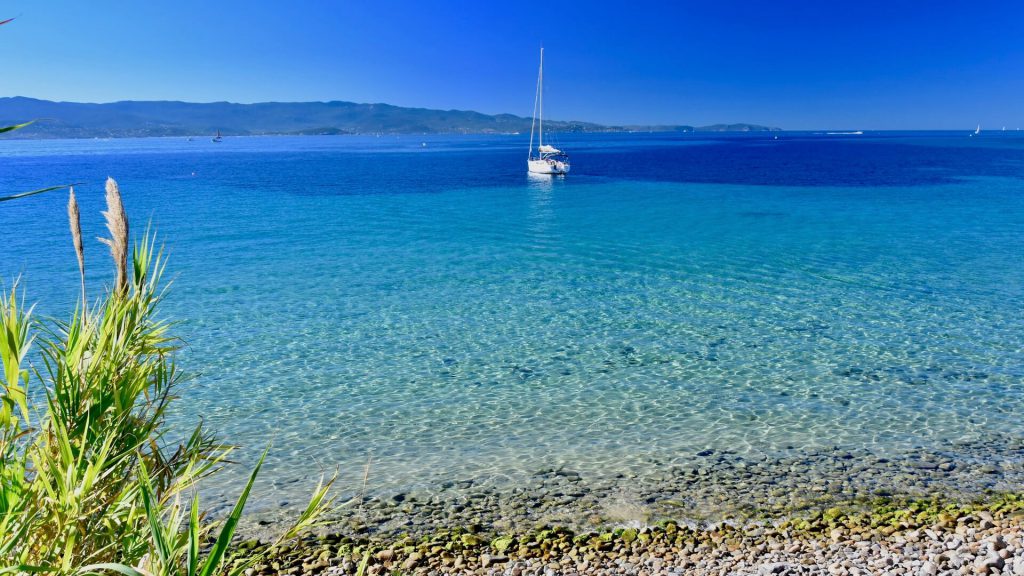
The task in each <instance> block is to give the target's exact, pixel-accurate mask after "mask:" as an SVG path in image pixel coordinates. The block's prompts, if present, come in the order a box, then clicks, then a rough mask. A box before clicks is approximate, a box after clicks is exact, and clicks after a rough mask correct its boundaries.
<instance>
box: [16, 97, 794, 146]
mask: <svg viewBox="0 0 1024 576" xmlns="http://www.w3.org/2000/svg"><path fill="white" fill-rule="evenodd" d="M28 120H35V122H34V123H33V124H31V125H30V126H28V127H26V128H23V129H22V130H17V131H15V132H11V133H8V135H9V137H18V138H119V137H145V136H194V135H206V134H213V133H215V132H217V131H220V133H221V134H223V135H225V136H243V135H245V136H248V135H265V134H266V135H269V134H438V133H455V134H488V133H510V132H524V131H529V130H530V122H531V119H530V118H524V117H522V116H515V115H513V114H495V115H489V114H481V113H480V112H473V111H469V110H431V109H427V108H403V107H400V106H392V105H390V104H358V103H355V102H340V101H333V102H261V103H256V104H235V103H231V102H209V103H193V102H175V101H122V102H110V103H105V104H92V103H81V102H53V101H49V100H37V99H35V98H26V97H23V96H15V97H10V98H0V126H7V125H10V124H18V123H21V122H25V121H28ZM544 125H545V128H547V130H551V131H556V132H629V131H644V132H647V131H651V132H693V131H697V132H701V131H706V132H754V131H768V130H779V129H778V128H771V127H767V126H758V125H756V124H715V125H713V126H702V127H693V126H685V125H651V126H647V125H642V126H640V125H638V126H607V125H602V124H596V123H593V122H580V121H559V120H545V122H544ZM547 130H546V131H547Z"/></svg>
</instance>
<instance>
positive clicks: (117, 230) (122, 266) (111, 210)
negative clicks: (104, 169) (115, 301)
mask: <svg viewBox="0 0 1024 576" xmlns="http://www.w3.org/2000/svg"><path fill="white" fill-rule="evenodd" d="M103 217H104V218H106V219H107V230H109V231H110V238H100V239H99V240H100V242H103V243H104V244H106V245H107V246H109V247H110V255H111V256H112V257H113V258H114V265H115V266H116V267H117V280H116V282H115V283H114V292H115V293H117V294H124V293H126V292H127V291H128V215H127V214H125V211H124V204H122V203H121V190H120V189H118V187H117V182H115V181H114V179H113V178H110V177H108V178H107V209H106V211H104V212H103Z"/></svg>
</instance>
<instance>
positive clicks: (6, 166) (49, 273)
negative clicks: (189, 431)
mask: <svg viewBox="0 0 1024 576" xmlns="http://www.w3.org/2000/svg"><path fill="white" fill-rule="evenodd" d="M201 140H202V141H196V142H187V141H185V140H184V139H166V140H165V139H151V140H114V141H47V142H21V141H2V142H0V190H3V191H7V190H18V189H29V188H33V187H39V186H42V185H45V184H49V183H59V182H66V181H82V182H85V184H84V185H82V186H80V187H79V188H78V189H77V190H78V195H79V198H80V202H81V204H82V211H83V214H84V215H85V217H86V219H87V222H86V224H87V228H90V230H88V231H87V234H86V236H87V237H95V236H98V235H101V233H102V231H101V229H100V226H101V217H100V216H99V211H100V209H101V208H102V181H103V178H104V177H105V176H107V175H111V176H114V177H115V178H117V179H118V180H119V182H120V183H121V187H122V190H123V192H124V194H125V202H126V205H127V207H128V211H129V214H130V216H131V217H132V218H133V223H134V226H135V229H136V230H141V229H142V228H143V225H144V222H145V221H146V219H148V218H152V220H153V222H154V225H155V226H156V227H157V228H158V229H159V232H160V236H161V238H162V239H163V240H164V241H165V242H167V244H168V247H169V248H170V250H171V261H170V270H171V271H172V273H173V275H174V276H175V286H174V289H173V291H172V293H171V296H170V298H169V300H168V301H167V303H166V306H165V308H164V312H165V314H166V315H167V316H168V317H171V318H175V319H181V320H183V321H184V322H183V323H182V324H181V326H180V329H179V331H180V333H181V334H182V336H183V338H184V339H185V341H186V342H187V343H188V349H187V350H186V352H185V353H184V354H183V357H182V361H181V362H182V364H183V366H184V367H185V369H186V370H188V371H190V372H193V373H195V374H197V377H196V379H195V380H194V381H193V382H192V383H191V384H190V385H189V387H188V388H187V389H185V390H184V391H183V395H184V398H185V400H184V401H183V402H181V403H180V404H179V406H178V413H177V414H176V415H175V418H176V421H178V422H182V423H188V422H192V421H194V419H195V418H196V417H197V416H202V417H203V418H205V419H206V421H207V423H208V424H209V425H211V426H212V427H214V428H215V429H218V430H220V431H221V432H222V433H223V436H224V437H225V438H227V439H230V440H231V441H233V442H237V443H239V444H241V445H242V447H243V449H242V452H241V459H242V460H243V461H244V462H251V461H252V459H253V458H254V457H255V456H256V455H257V454H258V452H259V450H260V449H261V448H262V447H263V446H264V445H265V444H266V443H267V442H268V441H271V440H272V441H273V452H272V456H271V459H270V461H269V463H268V465H267V467H266V468H265V472H264V474H263V477H264V483H265V486H264V487H265V488H266V489H271V487H272V489H273V490H276V492H274V494H275V495H276V497H277V498H279V499H280V500H286V501H291V500H293V499H295V498H298V499H300V500H301V498H299V496H301V495H302V494H305V493H306V492H307V491H308V488H309V483H308V482H301V481H297V480H304V479H308V478H310V477H311V476H317V475H319V472H320V469H321V468H320V467H321V466H322V467H326V468H333V467H336V466H341V468H342V471H343V482H344V483H345V484H346V486H357V485H358V484H359V483H360V482H361V478H362V474H363V465H364V463H365V462H366V460H367V457H368V454H369V453H370V452H371V451H372V467H371V474H370V479H369V490H372V491H376V492H381V493H385V492H390V491H399V490H408V489H410V488H423V489H430V488H431V487H433V486H436V485H438V484H439V483H440V482H442V481H444V480H445V479H448V480H451V479H463V478H473V479H477V481H478V482H488V481H491V482H494V483H496V484H498V485H500V484H502V483H510V482H517V481H519V480H521V479H522V478H524V477H527V476H529V475H530V474H532V473H534V472H535V471H537V470H539V469H544V468H551V467H555V468H557V467H559V466H565V467H569V468H571V469H573V470H576V471H579V472H580V473H581V474H583V475H584V476H587V477H597V478H601V477H607V478H614V477H615V475H617V474H619V473H624V472H630V473H632V474H638V475H640V476H641V477H643V476H644V475H645V474H652V473H655V472H656V471H657V470H656V468H657V467H658V466H664V465H665V463H673V464H678V463H685V462H687V461H691V460H694V459H695V458H698V457H697V456H696V454H697V453H699V452H701V451H704V450H707V449H713V450H720V451H721V450H732V451H735V452H737V453H738V454H740V455H766V454H769V455H770V454H774V453H779V452H780V451H792V450H797V451H799V450H808V451H813V450H818V449H826V448H828V449H831V448H833V447H840V448H843V449H869V450H871V451H872V453H874V454H880V455H887V454H905V453H907V452H914V451H918V452H937V451H940V450H944V449H946V448H948V447H949V446H950V445H951V443H954V442H974V441H980V442H988V443H992V442H996V443H998V442H1002V441H1004V440H1006V439H1010V440H1020V439H1021V438H1024V419H1022V417H1021V415H1022V414H1024V389H1022V384H1024V315H1022V314H1021V310H1022V305H1024V137H1015V135H1009V136H1006V135H998V136H991V137H988V138H985V137H982V138H968V137H966V134H959V133H958V134H933V133H918V134H882V135H875V136H872V135H866V136H862V137H828V136H824V135H816V134H790V133H784V134H782V135H780V136H779V139H778V140H774V139H772V137H771V136H765V135H752V136H744V137H722V138H710V139H700V138H698V137H695V136H693V135H680V136H666V135H587V136H575V137H570V136H562V137H561V140H562V141H561V144H562V146H564V147H566V148H567V149H569V150H570V151H571V152H572V154H573V173H572V174H571V175H570V176H569V177H568V178H565V179H554V180H551V179H532V178H529V177H528V176H527V175H526V174H525V170H524V169H523V168H524V164H525V152H524V150H523V149H524V148H525V145H524V143H525V137H524V136H490V137H470V136H465V137H415V136H405V137H398V138H396V137H381V138H370V137H324V138H317V137H304V138H283V137H282V138H231V139H226V140H225V142H224V143H223V144H220V145H216V144H213V143H209V142H208V141H207V140H206V139H201ZM423 142H425V143H426V146H424V145H423ZM65 200H66V199H65V197H64V196H62V195H60V194H59V193H58V194H56V195H44V196H38V197H35V198H32V199H26V200H24V201H21V202H16V203H15V202H11V203H4V204H0V235H2V238H3V241H4V244H5V248H4V259H3V262H2V265H0V274H2V276H3V278H4V279H5V281H9V280H10V279H11V278H12V277H13V276H15V275H17V274H19V273H20V274H21V275H22V277H23V281H24V285H25V287H26V288H27V289H28V291H29V295H30V298H32V299H36V300H39V301H40V306H41V308H42V310H43V311H44V312H47V313H60V312H61V311H64V310H66V309H67V308H68V307H70V306H71V305H72V304H73V298H74V296H75V294H76V288H75V287H76V282H77V280H76V274H77V271H76V270H77V269H76V265H75V263H74V259H73V254H72V252H71V246H70V241H69V239H68V237H67V231H66V230H67V226H66V222H65V220H64V202H65ZM87 250H88V251H89V252H90V256H89V258H90V261H89V265H90V269H91V271H90V276H91V279H92V280H93V281H94V282H100V281H102V280H103V279H104V274H105V273H106V271H107V264H106V262H105V261H104V259H103V258H104V255H103V247H102V246H101V245H100V244H99V243H97V242H93V243H90V244H88V245H87ZM996 448H997V449H996V453H998V452H999V451H998V447H996ZM990 457H991V456H990ZM998 458H999V459H1002V458H1003V456H998ZM659 463H660V464H659ZM243 472H244V471H243V470H240V471H239V472H238V473H232V474H228V475H227V476H225V477H224V478H225V479H224V482H225V483H226V485H225V486H223V488H224V489H226V490H228V491H229V492H230V491H233V489H234V488H236V487H237V482H238V481H239V478H240V475H241V474H242V473H243Z"/></svg>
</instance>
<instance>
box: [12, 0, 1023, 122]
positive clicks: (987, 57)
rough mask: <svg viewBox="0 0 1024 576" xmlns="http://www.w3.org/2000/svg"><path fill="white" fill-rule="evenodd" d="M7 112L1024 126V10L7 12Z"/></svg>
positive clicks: (903, 6)
mask: <svg viewBox="0 0 1024 576" xmlns="http://www.w3.org/2000/svg"><path fill="white" fill-rule="evenodd" d="M9 16H18V19H17V20H15V21H14V22H12V23H10V24H8V25H6V26H3V27H2V28H0V58H2V63H3V73H2V74H3V75H2V77H0V95H3V96H13V95H22V96H32V97H37V98H46V99H52V100H72V101H88V102H109V101H115V100H158V99H159V100H188V101H202V102H205V101H217V100H228V101H233V102H258V101H268V100H277V101H306V100H350V101H356V102H387V103H391V104H397V105H402V106H422V107H429V108H444V109H448V108H458V109H472V110H479V111H481V112H486V113H497V112H512V113H516V114H521V115H528V114H529V113H530V110H531V107H532V104H533V88H534V87H533V83H534V80H535V76H536V65H537V49H538V47H539V46H540V45H541V43H543V44H544V46H545V48H546V54H547V61H546V64H547V66H546V70H547V74H546V79H547V90H546V92H545V94H546V96H545V97H546V112H547V115H548V116H550V117H553V118H560V119H578V120H591V121H596V122H604V123H682V124H708V123H714V122H753V123H761V124H770V125H775V126H781V127H783V128H788V129H805V128H850V129H854V128H860V129H886V128H889V129H908V128H965V127H973V126H974V125H975V124H976V123H978V122H980V123H981V124H982V125H983V127H987V128H997V127H1001V126H1003V125H1006V126H1007V127H1008V128H1011V127H1012V128H1016V127H1017V126H1021V127H1024V2H1020V1H1017V0H1004V1H1002V2H988V1H972V2H966V1H965V2H953V1H943V0H939V1H937V2H924V1H919V2H911V1H901V0H890V1H886V2H879V1H874V0H864V1H840V0H834V1H833V0H818V1H790V0H778V1H756V0H750V1H746V2H738V1H731V0H718V1H710V0H709V1H700V2H682V1H680V2H670V1H664V2H646V1H643V0H633V1H629V2H622V1H619V2H604V1H600V0H595V1H590V2H573V1H567V0H558V1H553V2H548V3H544V2H492V1H490V0H476V1H474V2H462V1H449V2H433V1H426V0H420V1H398V0H394V1H392V0H378V1H373V2H370V1H366V2H363V1H344V0H343V1H327V0H322V1H302V0H298V1H291V2H256V1H250V2H240V1H233V0H217V1H204V2H199V1H192V0H178V1H175V2H114V1H107V0H97V1H89V2H84V1H81V0H77V1H48V0H31V1H29V0H0V19H3V18H6V17H9Z"/></svg>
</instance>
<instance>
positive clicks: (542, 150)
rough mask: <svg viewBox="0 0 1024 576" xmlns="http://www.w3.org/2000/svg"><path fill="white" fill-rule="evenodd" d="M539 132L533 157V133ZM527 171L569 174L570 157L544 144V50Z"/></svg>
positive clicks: (541, 53)
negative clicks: (535, 153)
mask: <svg viewBox="0 0 1024 576" xmlns="http://www.w3.org/2000/svg"><path fill="white" fill-rule="evenodd" d="M535 126H536V128H537V130H536V132H537V135H538V139H537V155H536V156H534V155H533V133H534V127H535ZM526 167H527V169H528V170H529V171H530V172H532V173H534V174H567V173H568V172H569V156H567V155H566V154H565V153H564V152H562V151H561V150H559V149H558V148H555V147H554V146H551V145H549V144H544V49H543V48H541V49H540V70H539V71H538V72H537V93H536V94H535V95H534V99H533V122H531V123H530V152H529V154H528V155H527V158H526Z"/></svg>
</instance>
